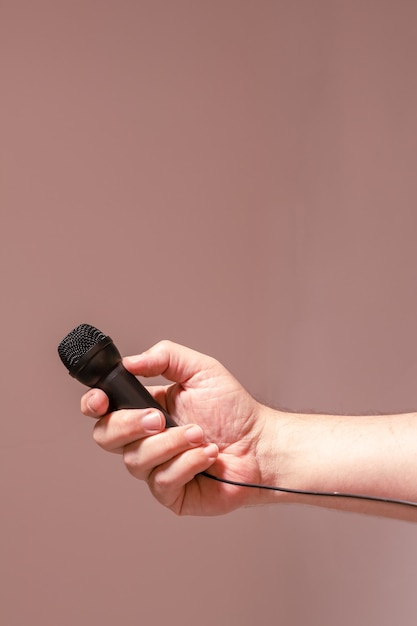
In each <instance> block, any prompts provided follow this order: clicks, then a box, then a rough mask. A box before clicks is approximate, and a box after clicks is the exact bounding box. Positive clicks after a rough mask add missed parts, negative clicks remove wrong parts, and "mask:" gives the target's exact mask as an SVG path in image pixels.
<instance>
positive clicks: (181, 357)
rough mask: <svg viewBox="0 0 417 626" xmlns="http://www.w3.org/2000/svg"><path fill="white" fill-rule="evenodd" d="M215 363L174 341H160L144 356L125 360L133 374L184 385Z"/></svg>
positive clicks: (126, 365)
mask: <svg viewBox="0 0 417 626" xmlns="http://www.w3.org/2000/svg"><path fill="white" fill-rule="evenodd" d="M215 363H216V361H215V360H214V359H213V358H212V357H209V356H206V355H205V354H201V353H200V352H196V351H195V350H191V349H190V348H186V347H185V346H181V345H179V344H177V343H173V342H172V341H160V342H159V343H157V344H156V345H154V346H153V347H152V348H150V349H149V350H147V351H146V352H143V353H142V354H138V355H135V356H129V357H125V358H124V359H123V364H124V366H125V367H126V369H128V370H129V371H130V372H131V373H132V374H135V375H140V376H160V375H162V376H165V378H167V379H168V380H172V381H174V382H177V383H184V382H186V381H187V380H188V379H190V378H191V377H192V376H194V375H195V374H197V373H201V372H205V371H207V370H208V369H210V368H212V367H213V365H214V364H215Z"/></svg>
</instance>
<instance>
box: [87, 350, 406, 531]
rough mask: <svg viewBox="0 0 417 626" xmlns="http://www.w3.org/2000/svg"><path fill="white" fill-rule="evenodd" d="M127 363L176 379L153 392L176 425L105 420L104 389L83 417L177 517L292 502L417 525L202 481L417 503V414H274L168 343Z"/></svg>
mask: <svg viewBox="0 0 417 626" xmlns="http://www.w3.org/2000/svg"><path fill="white" fill-rule="evenodd" d="M124 365H125V367H126V369H128V370H129V371H130V372H131V373H132V374H135V375H137V376H141V377H145V378H146V377H152V376H158V375H162V376H164V377H165V378H166V379H167V381H169V382H168V384H167V385H166V386H158V387H149V388H148V389H149V391H150V392H151V393H152V395H153V396H154V397H155V399H156V400H157V401H158V402H159V403H160V404H161V405H162V406H163V408H164V409H166V410H167V411H168V413H170V415H172V416H173V418H174V420H175V421H176V423H177V424H178V427H175V428H169V429H165V428H164V425H165V423H164V418H163V416H162V414H161V413H160V412H158V411H156V410H155V409H145V410H121V411H116V412H114V413H107V408H108V400H107V397H106V395H105V394H104V393H103V392H102V391H100V390H98V389H94V390H90V391H88V392H87V393H86V394H85V395H84V396H83V397H82V400H81V410H82V412H83V413H84V414H85V415H88V416H90V417H94V418H96V419H97V421H96V424H95V426H94V431H93V436H94V439H95V441H96V443H97V444H98V445H99V446H100V447H102V448H103V449H104V450H106V451H108V452H113V453H117V454H120V455H122V456H123V460H124V463H125V465H126V468H127V469H128V471H129V472H130V473H131V474H132V475H133V476H134V477H135V478H137V479H139V480H144V481H146V482H147V484H148V486H149V489H150V491H151V492H152V494H153V496H154V497H155V498H156V499H157V500H158V501H159V502H160V503H161V504H162V505H164V506H166V507H168V508H169V509H171V510H172V511H173V512H174V513H176V514H177V515H205V516H207V515H221V514H224V513H228V512H230V511H232V510H234V509H237V508H240V507H243V506H253V505H259V504H269V503H278V502H287V503H289V502H291V503H303V504H312V505H315V506H322V507H327V508H334V509H339V510H349V511H354V512H358V513H368V514H373V515H381V516H385V517H393V518H397V519H404V520H409V521H415V520H417V508H411V507H407V506H404V505H398V504H386V503H375V502H368V501H361V500H351V499H346V498H340V497H324V496H323V497H321V496H305V495H297V494H287V493H282V492H276V491H268V490H263V489H258V488H247V487H237V486H234V485H227V484H224V483H220V482H217V481H213V480H211V479H209V478H207V477H205V476H202V475H201V472H203V471H207V472H208V473H210V474H212V475H215V476H219V477H223V478H227V479H229V480H233V481H238V482H244V483H255V484H262V485H271V486H283V487H291V488H295V489H302V490H310V491H331V492H333V491H338V492H348V493H362V494H367V495H373V496H378V497H388V498H394V499H405V500H413V501H417V415H416V414H414V413H412V414H403V415H383V416H354V417H353V416H331V415H304V414H299V413H288V412H285V411H276V410H273V409H271V408H269V407H266V406H263V405H262V404H260V403H259V402H257V401H256V400H255V399H254V398H253V397H252V396H251V395H250V394H249V393H248V392H247V391H246V390H245V389H244V388H243V387H242V386H241V385H240V383H239V382H238V381H237V380H236V379H235V378H234V377H233V376H232V375H231V374H230V373H229V372H228V371H227V370H226V369H225V368H224V367H223V366H222V365H221V364H220V363H219V362H218V361H216V360H215V359H213V358H211V357H209V356H206V355H203V354H200V353H198V352H195V351H194V350H191V349H189V348H186V347H184V346H180V345H178V344H175V343H172V342H169V341H162V342H160V343H158V344H156V345H155V346H153V347H152V348H150V349H149V350H148V351H146V352H144V353H142V354H139V355H136V356H132V357H126V358H125V359H124Z"/></svg>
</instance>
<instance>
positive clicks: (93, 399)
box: [87, 393, 97, 413]
mask: <svg viewBox="0 0 417 626" xmlns="http://www.w3.org/2000/svg"><path fill="white" fill-rule="evenodd" d="M96 397H97V396H96V394H95V393H92V394H91V395H90V396H89V397H88V398H87V406H88V408H89V409H90V411H92V412H93V413H95V412H96V407H95V403H96Z"/></svg>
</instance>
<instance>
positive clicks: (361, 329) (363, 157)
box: [0, 0, 417, 626]
mask: <svg viewBox="0 0 417 626" xmlns="http://www.w3.org/2000/svg"><path fill="white" fill-rule="evenodd" d="M416 24H417V4H416V3H415V2H412V1H410V2H407V1H397V2H388V1H378V2H377V1H371V0H361V1H351V2H337V1H331V0H328V1H319V0H315V1H314V2H311V1H310V0H299V1H296V2H289V1H288V2H287V1H275V2H273V1H268V0H260V1H255V0H253V1H243V0H240V1H239V0H235V1H233V0H213V1H210V2H209V1H206V2H204V1H202V0H200V1H198V0H195V1H194V2H193V1H191V0H188V1H185V0H181V1H177V0H173V1H172V2H171V1H167V0H166V1H155V0H138V1H136V2H134V1H129V0H121V1H120V0H118V1H116V0H103V1H100V2H99V1H98V0H97V1H92V0H84V1H75V0H74V1H71V2H70V1H62V2H56V1H52V0H51V1H49V2H48V1H44V0H38V1H36V2H29V1H28V0H27V1H24V0H21V1H19V0H15V1H12V0H11V1H9V2H8V1H7V0H3V2H1V4H0V72H1V74H0V77H1V83H0V85H1V87H0V89H1V101H0V102H1V104H0V106H1V120H0V124H1V128H0V137H1V139H0V157H1V172H0V177H1V178H0V194H1V219H2V222H1V233H0V237H1V247H0V254H1V260H2V265H1V266H2V325H3V332H2V359H1V361H2V405H3V407H2V408H3V411H2V413H3V415H2V419H1V424H0V448H1V453H0V462H1V473H0V488H1V535H0V541H1V556H0V568H1V581H0V583H1V584H0V589H1V591H0V594H1V596H2V597H1V602H0V619H1V623H2V624H5V625H6V624H7V626H18V625H19V626H20V625H26V624H42V625H43V626H56V625H57V624H60V626H70V625H71V626H72V625H75V624H77V625H79V624H100V625H101V626H107V625H110V624H115V623H117V624H122V623H125V622H126V621H128V622H130V623H141V624H146V625H147V626H154V625H155V626H157V625H158V626H159V625H161V624H164V623H167V622H169V623H170V624H175V625H180V624H181V625H182V626H191V625H195V624H199V626H212V625H213V624H230V625H233V626H235V625H238V624H239V625H242V626H243V625H244V626H252V625H253V624H255V623H256V624H282V625H283V626H299V625H300V624H308V625H309V626H316V625H317V626H327V625H328V626H334V625H336V624H337V625H338V626H348V625H349V626H350V625H351V624H355V626H358V625H362V624H363V625H365V624H366V625H369V624H378V625H379V626H385V625H386V626H392V624H393V623H400V624H401V625H404V624H406V625H408V624H410V625H411V624H413V625H414V624H415V619H416V615H415V614H416V609H415V580H416V571H417V565H416V563H417V541H416V539H417V531H416V527H415V526H414V525H412V524H407V523H405V522H398V521H392V520H383V519H376V518H370V517H361V516H357V515H354V514H346V513H345V514H343V513H336V512H333V511H326V510H322V509H315V508H308V507H302V506H295V505H292V506H282V507H264V508H259V509H250V510H242V511H238V512H236V513H233V514H231V515H229V516H226V517H223V518H214V519H204V518H202V519H193V518H185V519H177V518H176V517H174V516H173V515H172V514H170V513H168V512H167V511H165V510H164V509H162V508H161V507H159V506H158V505H157V504H156V503H155V502H154V501H153V500H152V499H151V497H150V495H149V494H148V492H147V489H146V487H145V486H144V485H142V484H141V483H138V482H137V481H135V480H133V479H132V478H131V477H130V476H129V475H128V473H127V472H126V470H125V469H124V468H123V466H122V463H121V461H120V458H119V457H117V458H116V457H113V456H110V455H107V454H105V453H104V452H102V451H101V450H99V449H98V448H97V447H96V446H95V444H94V443H93V441H92V439H91V436H90V433H91V426H92V424H91V421H90V420H88V419H87V418H84V417H82V416H81V415H80V414H79V408H78V407H79V397H80V395H81V391H82V389H81V387H80V385H79V384H78V383H76V382H75V381H73V380H71V379H70V378H69V376H68V375H67V374H66V372H65V370H64V368H63V367H62V365H61V364H60V362H59V360H58V357H57V354H56V346H57V344H58V342H59V341H60V339H61V338H62V337H63V336H64V335H65V334H66V333H67V332H68V331H69V330H70V329H71V328H72V327H73V326H75V325H77V324H78V323H81V322H88V323H91V324H94V325H97V326H98V327H99V328H101V329H102V330H104V331H105V332H106V333H108V334H110V335H111V336H112V337H113V338H114V340H115V341H116V343H117V344H118V346H119V347H120V348H121V350H122V351H123V352H124V353H134V352H138V351H140V350H142V349H145V348H147V347H149V346H150V345H151V344H152V343H154V342H155V341H157V340H159V339H162V338H170V339H173V340H175V341H179V342H181V343H184V344H187V345H190V346H192V347H194V348H197V349H199V350H202V351H205V352H207V353H209V354H212V355H214V356H216V357H218V358H219V359H220V360H221V361H223V362H224V363H225V364H226V365H227V366H228V367H229V368H230V369H231V370H232V371H233V372H234V374H235V375H236V376H237V377H238V378H239V379H240V380H241V381H242V382H243V383H244V384H245V385H246V386H247V387H248V389H249V390H250V391H251V392H252V393H253V394H255V395H256V396H257V397H258V398H260V399H261V400H263V401H264V402H268V403H271V404H274V405H279V406H283V407H288V408H290V409H293V410H296V409H301V410H315V411H326V412H327V411H329V412H332V411H337V412H346V413H355V412H357V413H363V412H368V411H372V412H373V411H377V412H378V411H381V412H391V411H398V412H400V411H409V410H415V409H416V407H417V391H416V384H415V381H416V378H417V358H416V353H417V336H416V333H415V317H416V315H415V312H416V304H417V291H416V278H417V276H416V273H417V270H416V268H417V263H416V262H417V252H416V245H415V241H416V237H415V235H416V226H417V214H416V200H417V188H416V172H415V159H416V148H417V145H416V143H417V142H416V111H417V89H416V82H417V73H416V69H415V60H416V53H417V38H416ZM312 471H313V469H312Z"/></svg>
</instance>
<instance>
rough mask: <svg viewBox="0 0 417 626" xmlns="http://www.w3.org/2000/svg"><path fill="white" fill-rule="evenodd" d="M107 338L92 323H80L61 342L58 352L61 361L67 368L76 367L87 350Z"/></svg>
mask: <svg viewBox="0 0 417 626" xmlns="http://www.w3.org/2000/svg"><path fill="white" fill-rule="evenodd" d="M105 338H106V335H104V334H103V333H102V332H101V330H98V328H94V326H90V324H80V325H79V326H77V328H74V330H72V331H71V332H70V333H68V335H67V336H66V337H64V339H63V340H62V341H61V343H60V344H59V346H58V353H59V356H60V358H61V361H62V362H63V364H64V365H65V367H66V368H67V369H70V368H71V367H74V365H77V363H78V362H79V360H80V359H81V357H83V356H84V354H85V353H86V352H88V351H89V350H90V349H91V348H93V347H94V346H95V345H96V344H97V343H99V342H100V341H101V340H102V339H105Z"/></svg>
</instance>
